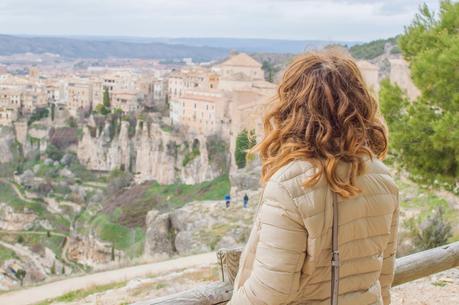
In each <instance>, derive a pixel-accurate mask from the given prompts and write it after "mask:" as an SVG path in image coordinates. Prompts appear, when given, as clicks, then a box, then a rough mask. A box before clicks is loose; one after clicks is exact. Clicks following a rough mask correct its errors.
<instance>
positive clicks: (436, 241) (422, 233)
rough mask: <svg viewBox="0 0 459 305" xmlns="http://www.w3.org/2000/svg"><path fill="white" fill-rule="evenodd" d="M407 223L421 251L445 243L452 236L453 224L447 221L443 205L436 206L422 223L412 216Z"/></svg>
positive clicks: (416, 245)
mask: <svg viewBox="0 0 459 305" xmlns="http://www.w3.org/2000/svg"><path fill="white" fill-rule="evenodd" d="M407 225H408V228H409V230H410V232H411V234H412V236H413V238H414V245H415V247H416V249H417V250H419V251H423V250H427V249H431V248H435V247H439V246H442V245H445V244H447V243H448V239H449V238H450V237H451V236H452V227H451V224H450V223H449V222H447V221H446V219H445V217H444V210H443V207H441V206H438V207H436V208H435V210H434V211H433V213H432V214H431V215H429V216H428V217H427V218H426V219H425V220H424V221H422V222H421V223H418V221H416V220H415V219H414V218H412V219H410V220H409V221H408V223H407Z"/></svg>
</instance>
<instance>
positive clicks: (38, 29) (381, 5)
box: [0, 0, 436, 40]
mask: <svg viewBox="0 0 459 305" xmlns="http://www.w3.org/2000/svg"><path fill="white" fill-rule="evenodd" d="M429 1H430V2H436V0H429ZM421 2H422V0H384V1H383V0H374V1H371V0H97V1H94V0H65V1H64V0H40V1H37V0H1V1H0V31H1V32H6V33H23V34H57V35H63V34H73V35H91V34H92V35H117V36H121V35H129V36H226V37H260V38H267V37H272V38H296V39H338V40H368V39H373V38H379V37H387V36H392V35H395V34H398V33H400V32H401V31H402V30H403V26H404V25H406V24H407V23H409V22H410V21H411V19H412V17H413V15H414V13H415V12H416V11H417V7H418V6H419V4H420V3H421Z"/></svg>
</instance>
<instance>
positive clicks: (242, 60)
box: [221, 53, 261, 68]
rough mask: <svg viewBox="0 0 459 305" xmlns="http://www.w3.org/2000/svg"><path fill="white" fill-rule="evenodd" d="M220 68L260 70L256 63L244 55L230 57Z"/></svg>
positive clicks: (259, 65) (258, 64)
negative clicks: (232, 67)
mask: <svg viewBox="0 0 459 305" xmlns="http://www.w3.org/2000/svg"><path fill="white" fill-rule="evenodd" d="M221 66H237V67H250V68H261V64H260V63H259V62H258V61H256V60H255V59H253V58H252V57H250V56H249V55H247V54H245V53H239V54H237V55H233V56H231V57H230V58H229V59H228V60H226V61H224V62H223V63H222V64H221Z"/></svg>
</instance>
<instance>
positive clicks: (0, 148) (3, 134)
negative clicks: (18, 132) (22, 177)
mask: <svg viewBox="0 0 459 305" xmlns="http://www.w3.org/2000/svg"><path fill="white" fill-rule="evenodd" d="M14 141H15V135H14V133H13V130H12V129H11V128H9V127H0V164H1V163H7V162H11V161H13V158H14V152H13V150H12V145H13V144H14Z"/></svg>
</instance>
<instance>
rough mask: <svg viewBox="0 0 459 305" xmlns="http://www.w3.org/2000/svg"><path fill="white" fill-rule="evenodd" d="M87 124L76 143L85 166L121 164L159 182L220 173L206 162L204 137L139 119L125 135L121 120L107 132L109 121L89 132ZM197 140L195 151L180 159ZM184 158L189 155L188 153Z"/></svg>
mask: <svg viewBox="0 0 459 305" xmlns="http://www.w3.org/2000/svg"><path fill="white" fill-rule="evenodd" d="M90 128H91V127H90V126H84V127H83V136H82V139H81V140H80V141H79V144H78V158H79V160H80V162H81V163H82V164H84V165H85V166H86V167H87V168H88V169H91V170H97V171H110V170H113V169H119V168H124V169H125V170H129V171H131V172H133V173H135V174H136V175H137V178H138V180H139V181H145V180H156V181H158V182H159V183H162V184H171V183H175V182H183V183H187V184H194V183H200V182H203V181H208V180H212V179H214V178H216V177H218V176H220V175H221V174H222V173H221V172H220V171H218V170H215V168H213V167H212V166H211V165H210V163H209V158H208V153H207V148H206V139H205V138H202V137H201V138H196V137H189V136H183V135H178V134H174V133H171V132H167V131H164V130H162V129H161V128H160V125H159V124H157V123H152V124H147V123H146V122H143V121H139V122H138V123H137V126H136V131H135V134H134V135H133V136H131V137H130V136H129V122H126V121H123V122H121V127H120V131H119V133H118V134H117V135H115V136H113V137H111V136H110V125H109V123H105V126H104V127H103V129H102V131H101V132H95V134H94V132H93V133H92V134H91V130H90ZM193 143H197V144H196V145H198V147H199V153H198V154H195V155H193V157H192V158H191V159H190V160H187V161H186V162H185V161H184V160H185V159H186V158H187V154H190V153H191V149H192V148H191V146H192V144H193ZM188 158H190V157H189V156H188Z"/></svg>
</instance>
